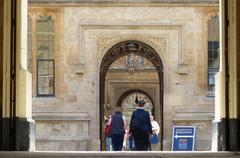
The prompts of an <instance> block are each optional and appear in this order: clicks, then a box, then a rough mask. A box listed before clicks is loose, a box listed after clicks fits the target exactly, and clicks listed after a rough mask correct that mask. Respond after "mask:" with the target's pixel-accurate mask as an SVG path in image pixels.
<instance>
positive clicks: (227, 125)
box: [213, 118, 240, 151]
mask: <svg viewBox="0 0 240 158" xmlns="http://www.w3.org/2000/svg"><path fill="white" fill-rule="evenodd" d="M214 124H215V125H214ZM213 126H217V127H216V129H217V130H216V132H217V147H215V149H217V151H239V150H240V118H236V119H226V118H223V119H221V120H220V121H219V122H215V123H213ZM213 144H214V143H213Z"/></svg>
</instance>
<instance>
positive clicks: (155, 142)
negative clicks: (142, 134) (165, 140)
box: [151, 134, 159, 144]
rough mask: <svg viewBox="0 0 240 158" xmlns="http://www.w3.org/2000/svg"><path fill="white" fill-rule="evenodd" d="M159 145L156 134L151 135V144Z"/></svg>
mask: <svg viewBox="0 0 240 158" xmlns="http://www.w3.org/2000/svg"><path fill="white" fill-rule="evenodd" d="M158 143H159V137H158V135H157V134H153V135H152V136H151V144H158Z"/></svg>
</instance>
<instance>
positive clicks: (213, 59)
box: [208, 16, 220, 96]
mask: <svg viewBox="0 0 240 158" xmlns="http://www.w3.org/2000/svg"><path fill="white" fill-rule="evenodd" d="M219 35H220V34H219V17H218V16H215V17H212V18H211V19H210V20H209V21H208V92H209V95H211V96H214V91H215V77H214V76H215V74H216V73H217V72H218V71H219V65H220V59H219V58H220V56H219Z"/></svg>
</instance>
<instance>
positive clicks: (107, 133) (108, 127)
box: [105, 122, 112, 136]
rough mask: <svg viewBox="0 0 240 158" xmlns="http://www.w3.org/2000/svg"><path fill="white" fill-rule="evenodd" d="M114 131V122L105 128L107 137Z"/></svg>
mask: <svg viewBox="0 0 240 158" xmlns="http://www.w3.org/2000/svg"><path fill="white" fill-rule="evenodd" d="M111 129H112V122H111V123H110V124H109V125H108V126H107V127H106V128H105V134H106V136H108V135H110V133H111Z"/></svg>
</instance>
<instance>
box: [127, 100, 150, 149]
mask: <svg viewBox="0 0 240 158" xmlns="http://www.w3.org/2000/svg"><path fill="white" fill-rule="evenodd" d="M137 104H138V105H139V107H138V109H137V110H135V111H133V113H132V116H131V121H130V133H131V134H132V136H133V139H134V142H135V150H138V151H144V150H149V149H150V140H149V138H150V135H151V134H152V126H151V121H150V115H149V113H148V112H147V111H145V110H144V105H145V102H144V100H139V101H138V102H137ZM136 117H138V118H139V117H141V119H142V120H141V121H142V123H141V130H136V129H133V125H132V124H134V123H133V122H134V119H136ZM139 131H141V132H139Z"/></svg>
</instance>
